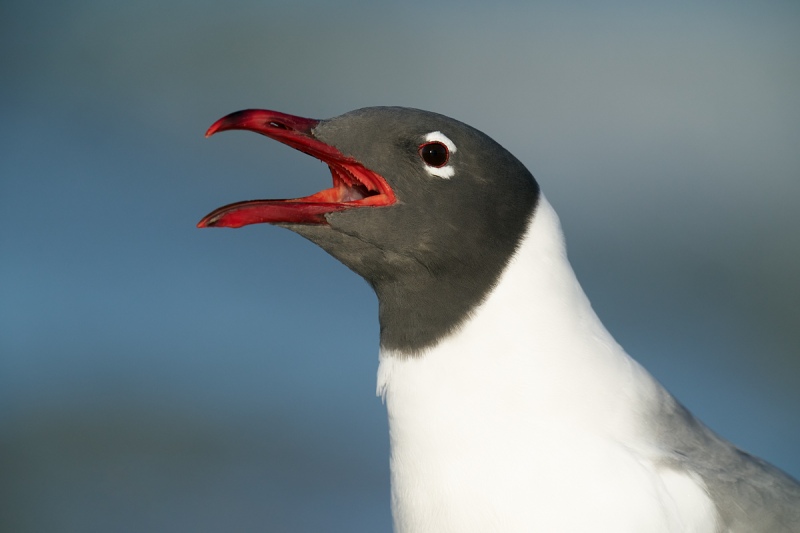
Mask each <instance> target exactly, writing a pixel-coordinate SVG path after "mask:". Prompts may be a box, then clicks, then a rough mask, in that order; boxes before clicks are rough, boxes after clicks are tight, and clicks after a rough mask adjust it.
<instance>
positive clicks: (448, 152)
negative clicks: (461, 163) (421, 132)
mask: <svg viewBox="0 0 800 533" xmlns="http://www.w3.org/2000/svg"><path fill="white" fill-rule="evenodd" d="M456 150H457V148H456V145H455V143H454V142H453V141H451V140H450V139H449V138H448V137H447V135H445V134H444V133H442V132H441V131H432V132H430V133H428V134H427V135H425V142H424V143H423V144H422V145H421V146H420V147H419V155H420V157H421V158H422V160H423V161H424V162H425V171H426V172H427V173H428V174H430V175H431V176H436V177H438V178H443V179H450V178H452V177H453V175H455V173H456V170H455V169H454V168H453V166H452V164H451V163H450V160H451V156H452V154H454V153H456Z"/></svg>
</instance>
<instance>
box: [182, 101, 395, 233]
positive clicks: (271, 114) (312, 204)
mask: <svg viewBox="0 0 800 533" xmlns="http://www.w3.org/2000/svg"><path fill="white" fill-rule="evenodd" d="M317 124H319V121H318V120H314V119H309V118H302V117H295V116H292V115H287V114H285V113H279V112H277V111H266V110H260V109H248V110H245V111H238V112H236V113H231V114H230V115H228V116H226V117H223V118H221V119H219V120H218V121H217V122H215V123H214V124H213V125H212V126H211V127H210V128H209V129H208V131H207V132H206V137H209V136H211V135H213V134H215V133H217V132H220V131H225V130H233V129H238V130H250V131H255V132H256V133H260V134H262V135H266V136H267V137H270V138H272V139H275V140H277V141H280V142H282V143H284V144H287V145H289V146H291V147H292V148H295V149H297V150H300V151H301V152H305V153H307V154H309V155H311V156H314V157H316V158H317V159H320V160H322V161H324V162H325V163H327V164H328V167H329V168H330V170H331V176H332V178H333V187H331V188H329V189H325V190H322V191H319V192H317V193H315V194H312V195H311V196H306V197H303V198H295V199H290V200H249V201H245V202H237V203H233V204H229V205H226V206H223V207H220V208H218V209H215V210H214V211H212V212H211V213H209V214H208V215H206V216H205V217H203V219H202V220H200V222H198V224H197V227H198V228H207V227H227V228H240V227H242V226H246V225H248V224H260V223H282V222H283V223H295V224H326V223H327V221H326V219H325V215H326V214H328V213H335V212H337V211H343V210H345V209H351V208H354V207H367V206H372V207H381V206H387V205H391V204H393V203H394V202H395V196H394V192H393V191H392V189H391V187H390V186H389V184H388V183H387V182H386V180H385V179H384V178H383V177H382V176H381V175H379V174H378V173H376V172H374V171H372V170H370V169H368V168H366V167H365V166H364V165H362V164H361V163H359V162H358V161H356V160H355V159H353V158H352V157H348V156H345V155H343V154H342V153H341V152H339V150H337V149H336V148H334V147H333V146H330V145H328V144H325V143H323V142H321V141H319V140H317V139H316V138H314V136H313V132H312V130H313V128H314V127H315V126H316V125H317Z"/></svg>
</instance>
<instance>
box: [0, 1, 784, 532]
mask: <svg viewBox="0 0 800 533" xmlns="http://www.w3.org/2000/svg"><path fill="white" fill-rule="evenodd" d="M598 6H599V4H598V3H592V2H578V3H574V2H569V3H567V2H550V3H548V2H516V3H514V2H495V3H492V4H491V5H489V3H485V4H482V3H475V2H466V3H465V2H441V3H423V2H403V3H396V4H395V5H392V6H388V5H385V4H381V3H366V2H363V3H362V2H336V3H327V2H316V3H315V2H310V3H304V2H297V1H292V2H288V1H287V2H263V1H258V2H257V1H252V2H226V3H220V2H208V1H201V2H198V1H193V2H189V1H164V0H159V1H140V2H107V1H105V2H101V1H71V2H21V1H4V2H3V3H2V4H0V80H2V81H1V82H0V111H1V112H2V121H3V123H2V127H1V128H0V254H1V256H0V258H1V259H2V260H1V261H0V351H1V352H2V356H0V530H2V531H9V532H11V531H13V532H27V531H31V532H39V531H41V532H45V531H47V532H49V531H59V532H73V531H74V532H85V531H115V532H128V531H130V532H139V531H152V532H162V531H163V532H172V531H197V532H203V531H230V532H251V531H271V532H280V531H294V532H306V531H308V532H311V531H314V532H317V531H326V532H353V531H383V532H388V531H390V528H391V518H390V510H389V481H388V437H387V432H386V420H385V413H384V409H383V406H382V405H381V402H380V400H379V399H377V398H376V397H375V371H376V368H377V342H378V336H377V335H378V324H377V316H376V310H377V305H376V301H375V297H374V295H373V294H372V292H371V291H370V289H369V288H368V286H367V285H366V283H364V282H363V281H362V280H361V279H360V278H358V277H357V276H356V275H354V274H352V273H350V272H349V271H348V270H347V269H346V268H344V267H343V266H341V265H340V264H338V263H337V262H336V261H335V260H333V259H332V258H330V257H329V256H327V255H326V254H325V253H324V252H322V250H320V249H318V248H316V247H315V246H313V245H312V244H310V243H308V242H306V241H305V240H303V239H302V238H300V237H298V236H296V235H294V234H291V233H290V232H288V231H285V230H281V229H278V228H273V227H269V226H251V227H247V228H244V229H241V230H238V231H228V230H202V231H201V230H198V229H195V227H194V225H195V223H196V222H197V220H198V219H199V218H200V217H201V216H202V215H204V214H206V213H207V212H208V211H210V210H211V209H213V208H215V207H218V206H220V205H222V204H225V203H228V202H232V201H238V200H244V199H251V198H259V197H282V196H299V195H305V194H309V193H311V192H313V191H316V190H318V189H320V188H323V187H325V186H327V184H328V183H329V179H330V178H329V175H328V172H327V170H326V169H325V167H324V166H323V165H322V164H320V163H319V162H317V161H315V160H313V159H311V158H308V157H307V156H304V155H302V154H299V153H297V152H294V151H292V150H290V149H288V148H286V147H284V146H282V145H280V144H278V143H275V142H271V141H268V140H267V139H264V138H263V137H260V136H257V135H254V134H249V133H243V132H233V133H226V134H224V135H220V136H217V137H214V138H213V139H211V140H206V139H204V138H203V133H204V132H205V129H206V128H207V127H208V126H209V125H210V124H211V123H212V122H213V121H214V120H216V119H217V118H219V117H220V116H222V115H224V114H227V113H229V112H231V111H236V110H238V109H243V108H248V107H263V108H271V109H277V110H281V111H284V112H288V113H294V114H298V115H303V116H311V117H318V118H325V117H330V116H334V115H338V114H340V113H343V112H345V111H348V110H351V109H354V108H358V107H364V106H370V105H404V106H412V107H420V108H424V109H429V110H435V111H438V112H441V113H444V114H447V115H450V116H453V117H455V118H458V119H460V120H463V121H465V122H467V123H469V124H472V125H474V126H476V127H477V128H479V129H481V130H483V131H485V132H486V133H488V134H489V135H491V136H492V137H494V138H495V139H496V140H497V141H499V142H500V143H501V144H503V145H504V146H506V147H507V148H509V149H510V150H511V151H512V152H513V153H514V154H516V155H517V156H518V157H519V158H520V159H521V160H522V161H523V162H524V163H525V164H526V165H527V166H528V167H529V168H530V169H531V171H532V172H533V174H534V175H535V176H536V177H537V179H538V180H539V182H540V183H541V185H542V187H543V189H544V191H545V192H546V194H547V197H548V198H549V200H550V201H551V203H553V204H554V206H555V207H556V209H557V210H558V212H559V213H560V215H561V218H562V222H563V224H564V228H565V232H566V235H567V240H568V244H569V251H570V256H571V259H572V262H573V264H574V266H575V269H576V270H577V272H578V276H579V277H580V278H581V280H582V282H583V284H584V287H585V289H586V291H587V293H588V294H589V296H590V298H591V299H592V301H593V303H594V305H595V308H596V309H597V311H598V313H599V314H600V316H601V317H602V318H603V319H604V320H605V322H606V325H607V326H608V327H609V329H610V330H611V331H612V333H614V334H615V335H616V336H617V338H618V340H619V341H620V342H621V343H622V344H623V346H625V347H626V348H627V349H628V351H629V352H630V353H631V354H632V355H634V356H635V357H636V358H637V359H638V360H639V361H641V362H642V363H643V364H644V365H645V366H646V367H647V368H649V369H650V370H651V371H652V372H653V373H654V374H655V375H656V376H657V377H658V378H659V379H660V380H661V381H662V382H663V383H665V385H666V386H667V387H668V388H669V389H670V390H671V391H673V393H675V394H676V395H677V396H678V397H679V398H680V399H681V400H682V401H683V402H684V403H685V404H686V405H687V406H689V408H690V409H691V410H693V411H694V412H695V413H696V414H697V415H699V416H700V417H701V418H702V419H704V420H705V421H706V422H707V423H708V424H709V425H710V426H711V427H712V428H713V429H715V430H717V431H719V432H720V433H722V434H723V435H725V436H726V437H727V438H729V439H731V440H732V441H733V442H734V443H736V444H738V445H740V446H742V447H744V448H745V449H747V450H749V451H751V452H753V453H755V454H758V455H761V456H763V457H764V458H766V459H768V460H769V461H771V462H773V463H775V464H777V465H778V466H780V467H781V468H783V469H785V470H786V471H788V472H789V473H791V474H792V475H794V476H795V477H797V476H800V416H798V413H800V306H799V305H798V302H799V301H800V277H799V276H798V272H800V209H798V207H797V201H798V198H800V149H798V147H800V99H798V87H799V86H800V4H798V3H797V2H778V1H766V2H736V1H734V2H712V1H701V2H681V1H677V2H670V3H664V2H649V3H639V2H624V1H621V2H605V3H603V4H602V6H603V7H598Z"/></svg>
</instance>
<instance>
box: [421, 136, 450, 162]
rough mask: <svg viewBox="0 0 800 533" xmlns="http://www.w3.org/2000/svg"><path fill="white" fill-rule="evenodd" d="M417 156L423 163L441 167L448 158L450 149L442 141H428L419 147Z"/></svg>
mask: <svg viewBox="0 0 800 533" xmlns="http://www.w3.org/2000/svg"><path fill="white" fill-rule="evenodd" d="M419 156H420V157H421V158H422V160H423V161H425V164H426V165H428V166H431V167H436V168H441V167H443V166H445V165H446V164H447V160H448V159H450V150H448V149H447V146H445V145H444V143H440V142H428V143H425V144H423V145H422V146H420V147H419Z"/></svg>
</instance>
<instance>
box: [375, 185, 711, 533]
mask: <svg viewBox="0 0 800 533" xmlns="http://www.w3.org/2000/svg"><path fill="white" fill-rule="evenodd" d="M378 392H379V394H380V395H382V396H383V397H384V399H385V402H386V407H387V410H388V415H389V429H390V440H391V447H392V458H391V469H392V498H393V512H394V517H395V527H396V530H397V531H398V532H414V533H424V532H436V533H445V532H449V531H452V532H459V533H467V532H471V531H475V532H478V531H480V532H485V531H503V532H505V533H509V532H515V531H562V532H564V531H615V532H622V531H705V529H703V527H705V526H706V525H708V526H709V527H712V526H713V513H710V514H709V512H708V510H707V509H705V508H704V509H702V510H701V511H702V512H701V511H697V510H696V509H694V508H692V509H688V508H687V506H688V507H692V505H691V504H688V503H687V504H685V505H684V504H683V503H682V500H681V498H680V497H678V501H677V502H676V501H675V494H674V493H675V492H676V491H677V492H681V493H682V494H686V493H687V491H688V492H689V493H691V494H692V495H693V496H694V495H695V493H697V492H698V491H702V488H701V487H700V486H699V484H698V483H697V481H696V480H694V479H689V478H688V477H687V476H685V475H683V474H677V473H674V472H669V471H663V470H662V471H659V469H658V467H657V465H656V463H657V461H658V450H657V449H656V448H655V447H654V444H653V443H652V442H650V440H648V434H647V432H646V431H645V424H643V422H642V420H643V416H644V414H645V413H647V412H648V411H649V410H650V406H652V405H654V402H655V401H656V399H657V398H658V397H659V396H661V395H663V394H665V393H664V391H663V390H662V389H661V388H660V386H659V385H658V384H657V383H656V382H655V381H654V380H653V379H652V378H651V377H650V375H649V374H647V372H646V371H644V370H643V369H642V368H641V367H640V366H639V365H638V364H637V363H636V362H635V361H633V360H632V359H631V358H630V357H629V356H628V355H627V354H626V353H625V352H624V351H623V349H622V348H621V347H620V346H619V345H618V344H617V343H616V342H615V341H614V339H613V338H612V337H611V335H610V334H609V333H608V331H606V329H605V328H604V327H603V325H602V323H601V322H600V320H599V319H598V318H597V316H596V314H595V313H594V311H593V310H592V307H591V304H590V303H589V301H588V299H587V298H586V295H585V294H584V293H583V290H582V289H581V287H580V285H579V284H578V281H577V280H576V278H575V275H574V273H573V271H572V268H571V267H570V265H569V262H568V260H567V257H566V250H565V246H564V241H563V236H562V233H561V228H560V225H559V222H558V217H557V215H556V214H555V212H554V211H553V209H552V207H551V206H550V204H549V203H548V202H547V201H546V200H545V199H544V197H541V198H540V201H539V204H538V206H537V209H536V213H535V216H534V217H533V220H532V221H531V223H530V226H529V228H528V231H527V233H526V235H525V237H524V239H523V241H522V243H521V245H520V247H519V249H518V250H517V253H516V254H515V256H514V257H513V259H512V260H511V262H510V264H509V265H508V267H507V268H506V270H505V272H504V273H503V274H502V276H501V278H500V280H499V282H498V284H497V286H496V287H495V288H494V289H493V290H492V292H491V293H490V294H489V296H488V297H487V299H486V300H485V301H484V302H483V303H482V304H481V305H480V306H479V307H478V308H477V309H476V310H475V312H474V314H473V315H472V316H471V317H470V318H469V319H468V320H467V321H466V323H464V324H463V325H462V327H461V328H460V329H459V330H458V331H457V332H455V333H453V334H452V335H450V336H449V337H447V338H445V339H444V340H442V341H441V342H440V343H439V344H438V345H436V346H434V347H433V348H431V349H429V350H428V351H427V352H425V353H424V354H422V355H419V356H414V357H408V356H405V355H404V354H400V353H394V352H388V351H382V352H381V362H380V368H379V371H378ZM709 505H710V504H709ZM631 508H633V509H635V511H633V512H631ZM654 510H655V512H654ZM695 511H696V512H695ZM664 513H666V516H667V518H668V519H667V520H666V521H664V520H663V519H662V521H661V522H660V524H661V525H655V524H652V523H650V522H649V520H651V517H653V516H661V515H663V514H664ZM696 516H700V517H701V518H702V517H706V518H708V519H706V520H705V521H704V522H702V523H701V524H699V525H698V527H697V528H696V529H692V528H690V527H688V526H687V524H686V521H687V519H688V518H691V519H694V518H696ZM687 517H688V518H687ZM598 524H608V526H607V527H606V526H605V525H603V526H601V528H598ZM663 524H667V528H666V529H665V528H664V526H663ZM672 526H674V527H672ZM701 526H702V527H701ZM709 531H711V530H709Z"/></svg>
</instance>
